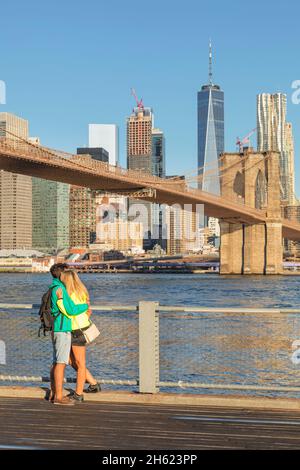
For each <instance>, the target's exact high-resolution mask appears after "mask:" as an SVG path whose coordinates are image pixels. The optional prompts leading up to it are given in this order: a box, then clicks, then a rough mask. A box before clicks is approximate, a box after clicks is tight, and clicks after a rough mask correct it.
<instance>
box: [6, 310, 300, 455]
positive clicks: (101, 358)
mask: <svg viewBox="0 0 300 470" xmlns="http://www.w3.org/2000/svg"><path fill="white" fill-rule="evenodd" d="M37 307H38V305H35V304H0V311H1V337H0V340H1V345H2V349H1V354H0V417H1V419H0V448H1V449H5V448H6V449H31V448H34V449H78V448H80V449H108V448H109V449H128V450H130V449H143V450H151V449H178V450H179V449H195V450H196V449H198V450H200V449H300V432H299V431H300V386H299V382H298V378H297V377H298V375H297V374H298V371H297V368H296V367H295V366H294V365H292V363H291V361H290V357H289V356H290V353H291V351H289V350H288V347H289V346H288V341H289V340H290V339H293V338H292V337H293V335H296V334H297V332H298V331H299V328H298V326H299V321H300V310H299V309H291V308H290V309H280V308H272V309H271V308H256V309H255V308H229V307H228V308H226V307H220V308H218V307H213V308H212V307H206V306H203V307H201V306H189V307H187V306H180V305H177V306H165V305H160V304H159V303H158V302H149V301H148V302H146V301H142V302H139V304H138V305H103V306H101V305H94V306H93V307H92V309H93V311H94V315H93V318H94V321H95V323H96V324H97V325H98V326H99V328H100V330H101V331H102V335H101V340H100V341H99V344H95V345H93V346H92V348H91V349H90V351H88V357H89V358H88V366H89V367H90V366H91V367H93V366H94V367H96V369H95V370H96V376H97V379H98V380H99V381H100V383H101V384H102V388H103V391H102V392H100V393H97V394H95V395H93V394H92V395H90V394H85V402H84V403H82V404H76V405H75V406H74V407H57V406H54V405H52V404H51V403H49V402H48V401H47V400H46V396H47V391H48V389H49V376H48V373H49V363H50V362H51V341H50V338H49V337H46V338H44V337H42V338H38V337H37V329H38V318H37ZM242 320H243V321H244V323H243V322H242ZM247 325H248V326H247ZM249 325H252V327H251V328H252V329H251V328H250V326H249ZM283 325H285V327H286V333H285V334H286V335H287V337H286V338H283V337H282V335H283V334H284V330H283ZM253 328H254V329H253ZM11 329H12V331H13V334H14V335H16V336H15V338H16V339H17V338H18V337H21V336H20V335H21V333H23V336H22V338H23V339H22V342H20V343H18V342H17V341H15V342H14V344H13V347H12V345H11V344H10V342H9V341H8V342H7V338H8V337H9V336H10V334H11ZM264 329H266V332H267V333H266V334H267V335H268V336H266V337H265V336H264V334H262V333H261V332H262V330H264ZM24 332H25V333H24ZM220 332H222V336H220ZM270 332H273V333H272V334H273V336H272V335H271V336H270V339H269V341H270V343H268V337H269V335H270ZM277 332H278V335H279V339H278V338H277V337H276V334H277ZM231 334H232V335H233V336H232V337H230V338H229V339H228V340H227V338H226V337H227V335H231ZM237 334H239V335H241V336H237ZM174 335H175V336H176V341H175V339H174V338H175V336H174ZM213 335H214V336H213ZM260 335H261V336H260ZM238 338H239V339H238ZM5 339H6V341H5ZM237 340H239V343H237ZM228 341H229V342H230V344H232V343H233V344H235V343H236V344H237V346H236V347H237V348H238V349H237V354H234V355H233V353H232V351H231V349H228V344H229V342H228ZM285 341H286V342H285ZM277 343H278V344H277ZM283 344H284V345H285V347H286V351H285V350H284V348H283ZM277 347H278V351H277V350H276V348H277ZM33 348H36V349H33ZM262 350H263V351H262ZM248 351H250V352H251V351H252V353H250V354H249V352H248ZM282 351H283V352H282ZM220 354H221V356H220ZM251 354H252V356H251ZM218 355H219V356H218ZM228 357H230V361H231V362H230V364H231V370H229V369H228V367H229V365H228V364H229V362H228V361H229V359H228ZM25 358H27V359H28V358H29V361H27V360H25ZM274 358H275V359H276V358H277V360H278V361H279V364H280V366H281V367H282V364H283V363H284V364H285V366H286V367H290V370H288V373H287V375H289V377H292V374H293V371H294V374H295V377H294V379H290V381H289V382H287V381H283V382H282V383H281V379H283V377H282V376H281V375H280V374H282V372H280V370H279V371H278V372H277V370H276V362H274V360H275V359H274ZM270 361H271V364H272V367H273V369H272V368H271V369H270V368H269V367H270V366H269V362H270ZM257 364H259V367H260V371H259V373H257V375H255V373H253V372H252V370H253V367H254V366H255V367H257ZM289 364H290V366H289ZM97 367H98V368H99V369H98V370H99V372H98V373H97ZM235 371H236V372H235ZM93 373H95V371H93ZM74 381H75V378H74V376H73V377H71V376H70V371H69V369H68V371H67V373H66V383H65V391H66V393H67V392H68V390H69V389H72V387H73V384H74Z"/></svg>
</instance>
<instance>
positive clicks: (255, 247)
mask: <svg viewBox="0 0 300 470" xmlns="http://www.w3.org/2000/svg"><path fill="white" fill-rule="evenodd" d="M221 174H222V178H221V195H222V196H223V197H225V198H227V199H230V200H231V201H234V202H239V203H242V204H243V203H244V204H245V205H247V206H248V207H251V208H253V209H260V210H262V211H264V212H265V216H266V217H267V222H266V223H259V224H253V225H248V224H246V223H244V221H243V220H241V219H240V220H226V219H222V220H220V228H221V249H220V273H221V274H279V273H281V272H282V252H283V249H282V225H281V207H280V183H279V153H278V152H264V153H260V152H254V151H253V150H252V149H246V150H245V151H244V153H243V154H240V153H225V154H223V156H222V166H221Z"/></svg>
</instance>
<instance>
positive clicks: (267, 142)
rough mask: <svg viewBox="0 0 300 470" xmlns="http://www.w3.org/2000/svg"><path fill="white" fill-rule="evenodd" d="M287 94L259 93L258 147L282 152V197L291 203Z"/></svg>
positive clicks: (289, 128)
mask: <svg viewBox="0 0 300 470" xmlns="http://www.w3.org/2000/svg"><path fill="white" fill-rule="evenodd" d="M286 102H287V100H286V95H285V94H283V93H275V94H269V93H261V94H259V95H257V149H258V151H259V152H265V151H269V150H274V151H277V152H280V182H281V197H282V200H283V201H286V202H287V203H289V201H291V198H293V196H292V194H293V184H291V171H293V166H294V163H293V159H294V155H293V154H294V152H293V138H292V128H291V126H290V125H287V122H286Z"/></svg>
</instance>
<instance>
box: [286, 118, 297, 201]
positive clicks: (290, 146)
mask: <svg viewBox="0 0 300 470" xmlns="http://www.w3.org/2000/svg"><path fill="white" fill-rule="evenodd" d="M285 134H286V151H287V157H288V178H289V189H288V203H289V205H292V206H293V205H294V204H295V202H296V197H295V154H294V139H293V126H292V124H291V123H290V122H287V123H286V131H285Z"/></svg>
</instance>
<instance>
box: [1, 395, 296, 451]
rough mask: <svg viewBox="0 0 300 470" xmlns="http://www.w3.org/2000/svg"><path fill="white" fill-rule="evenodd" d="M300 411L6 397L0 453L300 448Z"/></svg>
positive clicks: (2, 418) (2, 414) (2, 400)
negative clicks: (59, 403)
mask: <svg viewBox="0 0 300 470" xmlns="http://www.w3.org/2000/svg"><path fill="white" fill-rule="evenodd" d="M299 431H300V410H299V411H298V413H297V412H295V411H265V410H253V409H252V410H250V409H236V408H232V409H230V408H228V407H226V408H224V407H211V406H210V407H204V406H186V405H158V404H155V405H153V404H152V405H150V404H133V403H132V404H128V403H126V404H124V403H123V404H122V403H107V402H101V403H99V402H86V403H84V404H78V405H75V406H74V407H57V406H54V405H52V404H50V403H48V402H46V401H45V400H43V399H36V398H16V397H15V398H3V397H1V398H0V449H5V448H6V449H7V448H13V449H22V448H34V449H91V450H96V449H126V450H130V449H134V450H137V449H142V450H155V449H156V450H159V449H164V450H167V449H174V450H184V449H190V450H192V449H194V450H201V449H300V432H299Z"/></svg>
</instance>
